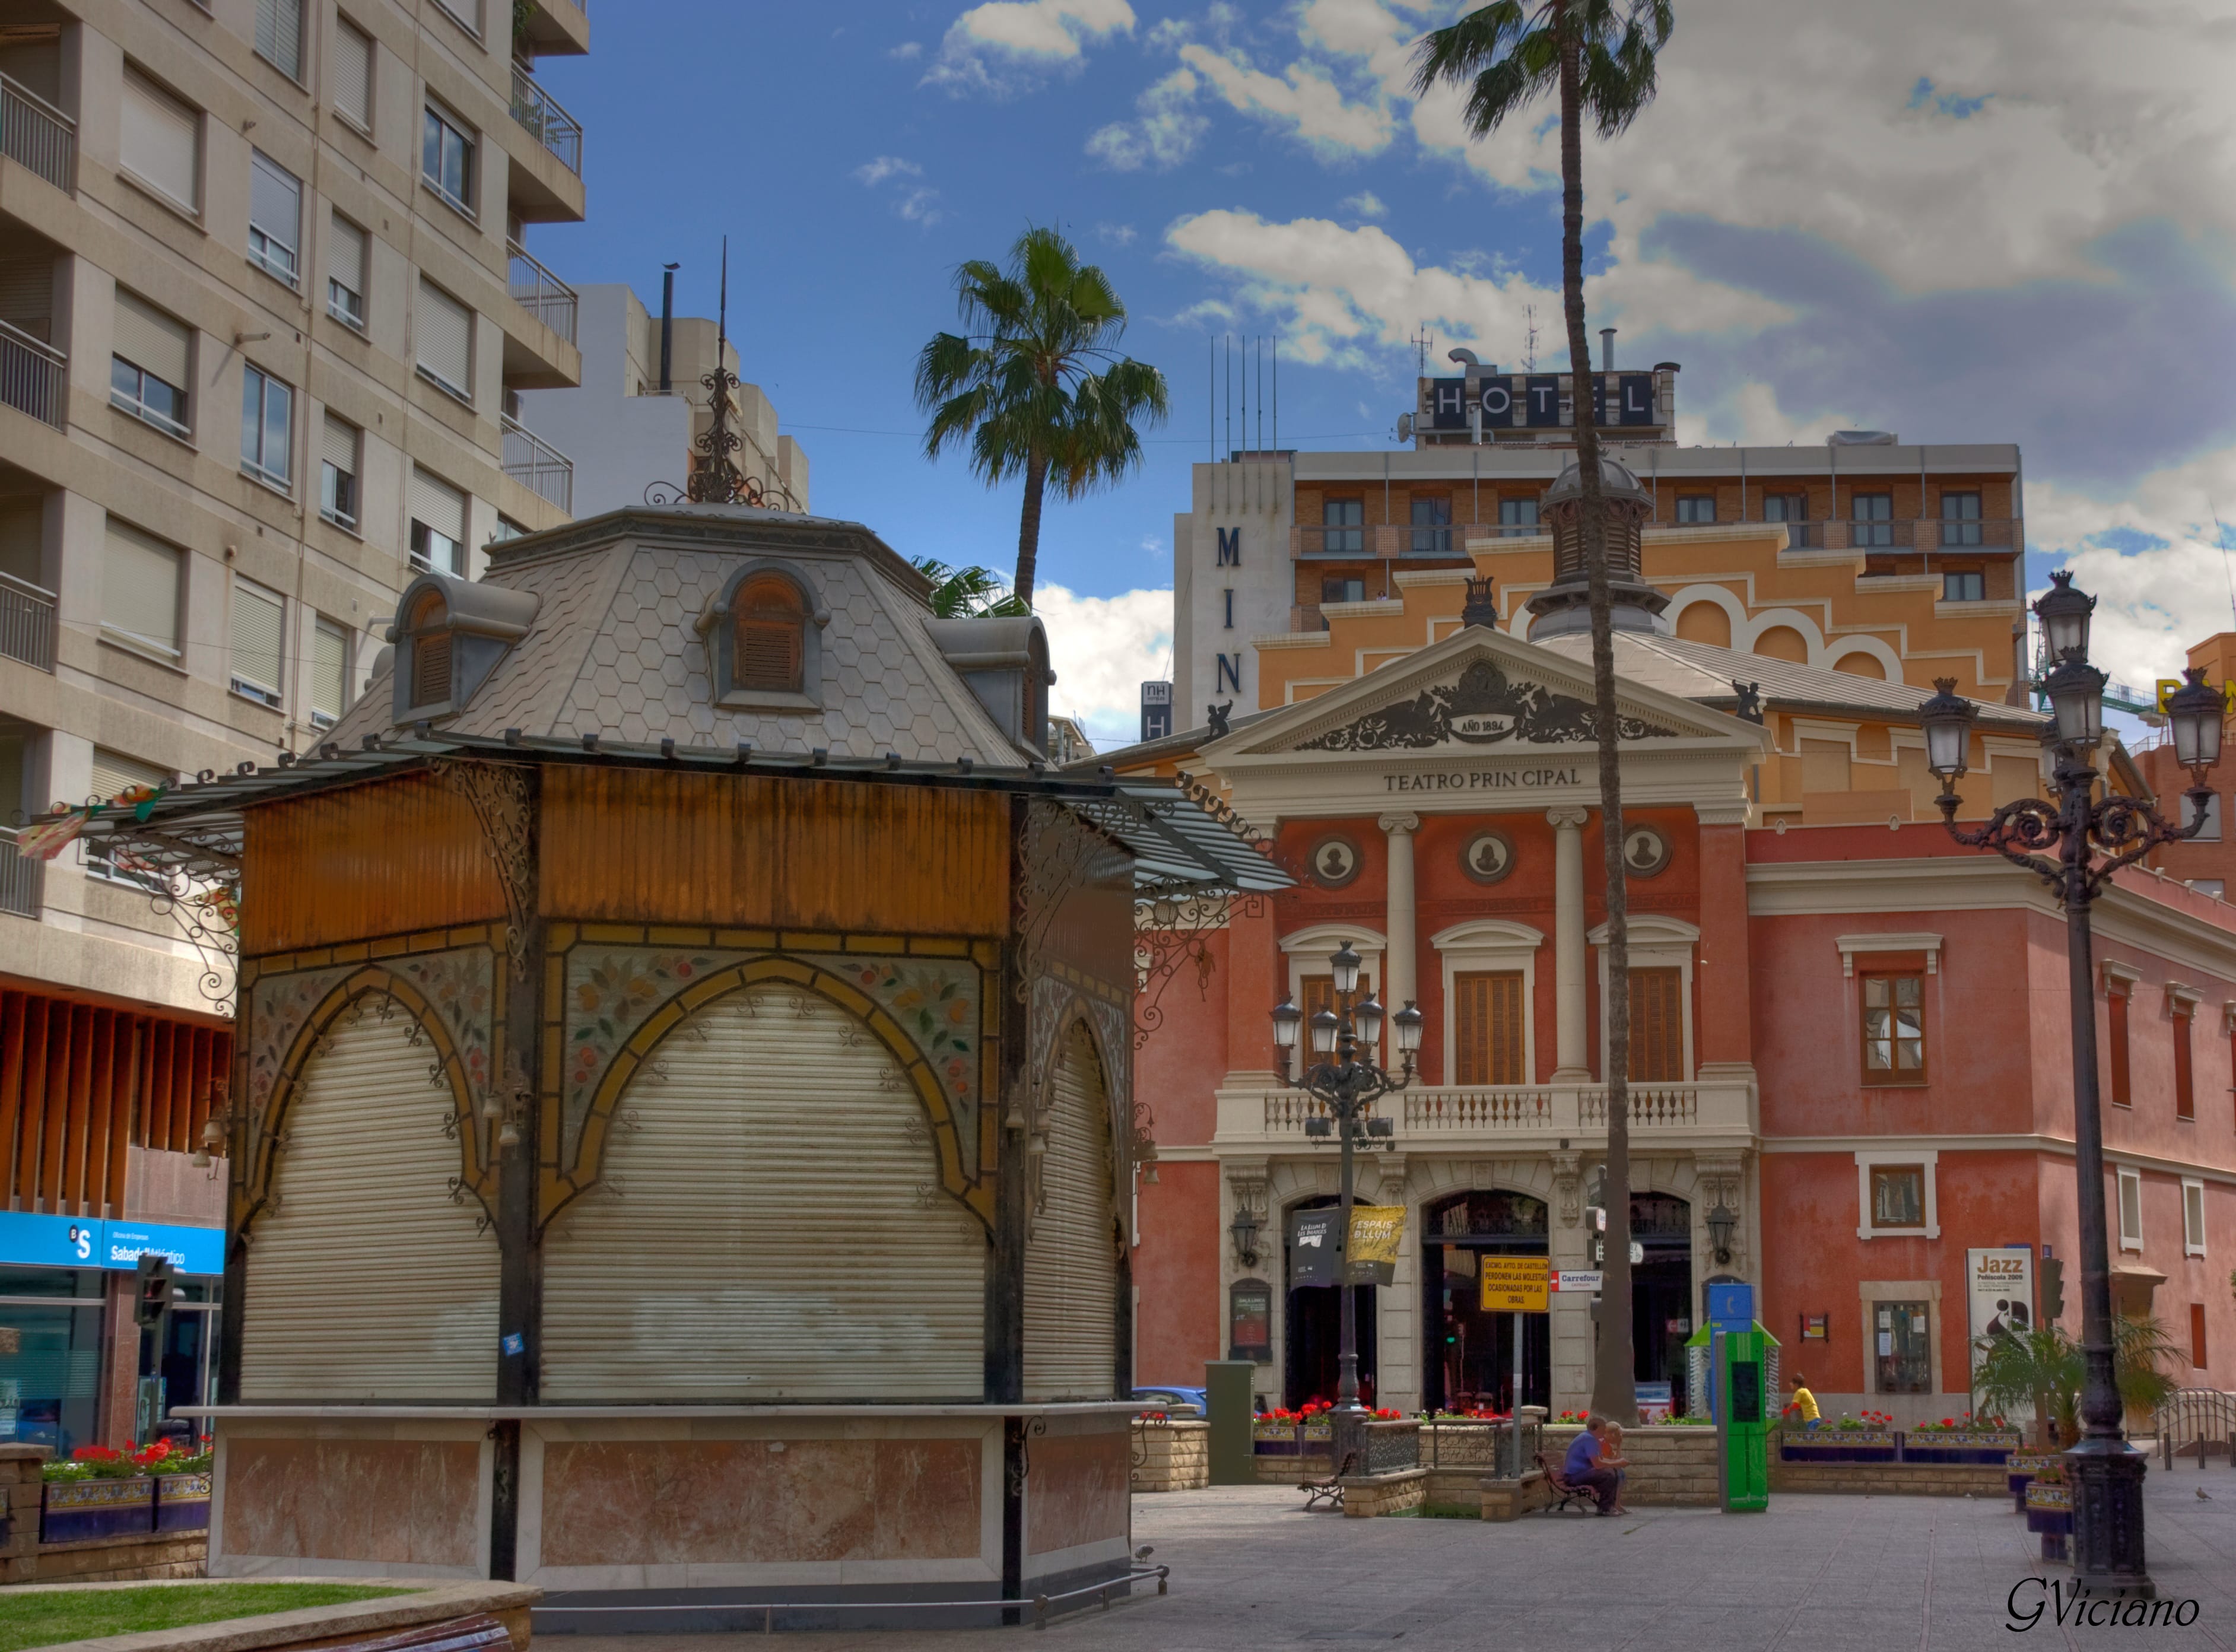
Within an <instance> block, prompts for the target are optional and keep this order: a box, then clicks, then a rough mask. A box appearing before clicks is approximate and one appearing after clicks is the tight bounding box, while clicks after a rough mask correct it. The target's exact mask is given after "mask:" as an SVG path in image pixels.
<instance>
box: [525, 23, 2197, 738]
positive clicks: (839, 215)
mask: <svg viewBox="0 0 2236 1652" xmlns="http://www.w3.org/2000/svg"><path fill="white" fill-rule="evenodd" d="M1461 10H1464V7H1463V6H1462V5H1460V4H1457V3H1452V0H1291V3H1270V0H1268V3H1254V4H1235V3H1211V4H1203V3H1190V4H1183V5H1177V6H1172V5H1164V4H1160V3H1156V0H989V3H982V4H977V5H971V6H967V7H966V6H963V5H960V4H957V3H954V0H946V3H939V4H933V3H890V4H879V3H875V0H869V3H861V4H855V5H849V6H845V7H835V6H777V5H771V4H765V3H754V4H740V3H736V0H728V3H717V0H633V3H631V4H630V6H629V7H628V26H626V27H619V26H616V24H617V23H619V21H620V8H618V7H616V6H614V5H611V4H605V5H601V6H598V7H595V8H594V9H593V10H592V11H591V13H590V16H591V23H592V32H591V44H592V50H591V53H590V55H589V56H588V57H583V58H573V59H569V58H550V59H546V60H544V61H543V63H542V64H541V65H540V67H539V74H540V76H541V77H542V78H543V81H544V82H545V83H546V84H547V85H548V86H549V87H550V89H552V90H553V92H554V93H555V94H556V95H557V97H558V98H559V99H560V100H561V102H563V103H564V104H565V105H566V106H567V107H568V108H569V109H570V110H571V111H572V112H573V113H574V114H575V115H576V116H577V117H578V118H580V120H581V121H582V124H583V126H584V128H585V132H586V137H585V150H584V154H585V166H584V174H585V181H586V182H587V185H588V188H589V218H588V220H587V221H586V222H584V223H582V224H580V225H544V226H536V227H532V228H531V229H530V232H529V247H530V248H531V250H532V251H534V252H535V253H536V254H537V256H539V257H540V258H541V259H542V260H543V261H544V262H545V263H546V264H548V265H549V266H550V267H552V268H553V269H554V270H555V271H556V272H557V273H559V274H560V275H561V276H562V278H563V279H566V280H570V281H575V282H578V283H579V282H594V281H628V282H630V283H632V284H633V285H634V286H635V287H636V289H637V291H638V293H640V295H641V296H642V297H643V298H644V299H645V300H646V301H647V302H648V304H649V305H650V306H653V307H654V309H655V310H656V309H657V307H658V304H659V286H660V266H661V264H662V263H663V262H665V261H668V260H676V261H679V262H680V263H681V266H682V267H681V269H680V270H679V271H678V273H677V305H678V309H679V311H680V312H681V313H687V314H700V315H705V314H711V313H713V311H714V304H715V297H716V285H717V271H718V267H719V263H720V253H721V242H722V238H723V237H724V236H725V235H727V236H728V237H729V243H730V328H731V333H732V336H733V338H734V339H736V340H737V344H738V348H739V352H740V358H741V360H742V365H743V370H744V374H745V377H746V378H748V379H749V380H752V381H753V382H754V383H757V384H759V385H760V386H761V387H762V389H763V390H764V391H766V392H767V394H768V396H769V398H770V399H771V400H772V401H773V403H774V404H775V405H776V408H777V411H778V413H779V418H780V421H781V428H783V429H784V430H786V431H789V432H791V433H792V435H793V436H794V437H796V438H797V439H798V440H799V442H800V443H801V444H802V445H803V446H804V447H805V448H806V451H807V453H808V456H809V459H810V463H811V466H812V505H813V508H814V510H815V511H816V513H817V514H819V515H823V516H834V517H847V518H851V519H853V520H857V521H860V522H864V523H868V524H869V525H870V526H871V527H872V528H874V529H875V530H877V531H878V533H879V534H880V535H881V536H883V537H884V538H885V541H886V542H887V543H890V544H891V545H892V546H893V547H894V548H895V549H896V550H900V551H901V552H902V553H904V555H908V556H937V557H939V558H940V559H942V560H943V561H945V562H949V563H983V564H984V565H986V566H988V567H990V568H992V569H996V571H998V572H1000V573H1002V574H1003V575H1004V576H1006V575H1007V574H1008V572H1009V569H1010V568H1011V566H1012V564H1013V563H1014V561H1015V557H1016V536H1017V514H1018V507H1019V503H1020V499H1021V484H1018V483H1016V482H1010V483H1008V484H1003V485H1001V486H999V487H996V488H992V489H989V488H988V487H986V486H985V485H984V484H983V483H981V482H979V481H978V480H977V478H975V477H972V476H971V475H970V471H969V470H968V467H967V465H966V464H965V463H964V462H963V459H962V458H961V457H958V456H948V457H942V458H940V459H938V460H936V461H934V460H929V459H927V458H925V457H924V453H923V440H922V432H923V429H924V416H923V415H922V413H921V412H920V411H918V410H917V407H916V406H915V404H914V401H913V398H912V394H911V377H912V372H913V369H914V365H915V361H916V358H917V352H919V351H920V350H921V349H922V348H923V347H924V344H925V342H926V341H927V340H928V339H931V336H932V335H933V334H934V333H935V332H940V331H942V330H946V329H951V328H954V327H955V326H957V315H956V309H955V297H954V287H953V280H954V272H955V268H956V266H957V264H959V263H960V262H961V261H962V260H965V259H971V258H985V259H995V260H999V259H1001V258H1002V257H1003V255H1004V253H1006V252H1007V250H1008V248H1009V245H1010V243H1011V242H1012V241H1013V240H1015V239H1016V236H1017V235H1018V234H1019V233H1021V232H1022V231H1023V229H1024V228H1025V227H1028V226H1029V225H1052V226H1054V227H1057V228H1058V229H1060V230H1061V231H1062V233H1063V234H1066V235H1067V236H1069V237H1070V238H1071V239H1072V240H1074V241H1075V243H1076V245H1077V246H1078V247H1079V249H1080V251H1081V253H1082V256H1083V257H1085V258H1087V259H1088V260H1091V261H1093V262H1095V263H1097V264H1099V265H1101V266H1102V268H1103V269H1104V270H1105V271H1106V272H1108V274H1109V276H1110V278H1111V280H1112V281H1113V283H1114V285H1115V287H1116V289H1117V291H1118V293H1119V294H1120V295H1121V298H1122V299H1124V300H1125V303H1126V305H1127V308H1128V315H1129V318H1130V320H1129V326H1128V331H1127V333H1126V335H1125V341H1124V347H1125V349H1126V350H1127V352H1128V353H1129V354H1132V355H1134V356H1135V357H1137V358H1138V359H1141V360H1143V361H1146V362H1148V363H1150V364H1152V365H1155V366H1157V367H1159V368H1160V369H1161V370H1162V371H1163V372H1164V373H1165V375H1166V378H1167V383H1168V385H1169V389H1170V397H1171V407H1172V411H1171V417H1170V418H1169V419H1168V420H1167V422H1166V424H1165V425H1163V426H1162V427H1161V428H1158V429H1155V430H1151V431H1146V432H1145V433H1144V453H1145V459H1144V462H1143V464H1142V465H1141V469H1140V470H1139V471H1138V472H1137V473H1136V474H1134V476H1133V477H1129V478H1128V480H1126V481H1125V482H1123V483H1121V484H1118V485H1116V486H1115V487H1112V488H1110V489H1108V490H1104V491H1102V492H1100V493H1097V494H1095V495H1093V496H1090V497H1088V498H1086V499H1083V500H1081V501H1078V502H1063V501H1051V503H1050V504H1049V510H1048V513H1047V515H1046V517H1044V519H1043V524H1042V536H1041V544H1040V582H1041V585H1040V593H1039V596H1038V600H1037V602H1036V607H1037V609H1038V610H1039V612H1040V613H1041V615H1042V617H1043V619H1044V621H1045V622H1046V623H1047V625H1048V627H1049V633H1050V641H1051V644H1052V647H1053V648H1054V653H1055V659H1056V668H1057V671H1058V674H1059V681H1058V684H1057V687H1056V689H1055V691H1054V701H1055V706H1056V709H1059V710H1066V711H1070V712H1072V713H1074V714H1077V715H1079V716H1080V717H1081V718H1082V721H1083V722H1084V723H1085V724H1086V726H1087V727H1088V730H1089V732H1090V733H1091V734H1094V735H1095V737H1096V738H1097V740H1098V741H1099V742H1101V743H1104V744H1115V743H1118V742H1120V741H1121V740H1125V739H1128V738H1130V736H1131V731H1132V729H1133V727H1134V724H1135V721H1136V710H1135V708H1136V706H1137V704H1138V691H1137V687H1136V685H1137V684H1138V683H1139V682H1140V681H1141V680H1142V679H1144V678H1147V677H1154V676H1161V675H1165V672H1166V669H1167V660H1168V658H1169V652H1168V651H1169V648H1170V641H1171V630H1172V611H1171V586H1172V517H1173V514H1174V511H1176V510H1184V509H1185V508H1186V506H1187V498H1188V487H1189V473H1188V470H1187V467H1188V466H1189V465H1190V464H1192V463H1194V462H1195V461H1198V460H1200V459H1203V458H1206V457H1209V456H1210V454H1211V452H1212V451H1213V440H1212V438H1213V426H1212V424H1211V423H1210V422H1208V421H1210V420H1213V419H1214V418H1216V417H1217V414H1216V412H1215V408H1214V401H1213V391H1212V389H1211V386H1210V384H1209V382H1208V380H1209V378H1210V376H1211V371H1212V367H1211V364H1212V359H1213V351H1214V350H1215V348H1216V347H1217V346H1215V344H1214V340H1215V339H1219V338H1220V337H1222V336H1224V335H1233V337H1235V338H1236V339H1266V340H1269V341H1273V340H1277V341H1278V344H1277V345H1276V344H1274V343H1271V342H1269V343H1268V344H1267V346H1266V352H1268V360H1269V362H1270V359H1271V353H1272V352H1273V351H1274V350H1275V349H1278V352H1279V359H1280V365H1279V392H1280V409H1279V411H1280V422H1279V429H1280V440H1281V444H1282V445H1284V446H1289V447H1298V448H1304V449H1345V450H1354V451H1356V450H1365V451H1374V450H1377V449H1382V448H1387V447H1390V446H1392V445H1394V444H1395V428H1394V427H1395V424H1396V419H1397V417H1398V414H1399V413H1400V412H1402V411H1406V410H1407V409H1408V408H1409V407H1410V405H1411V393H1412V392H1411V381H1412V378H1413V376H1414V372H1415V363H1416V352H1415V348H1414V346H1413V344H1412V343H1411V340H1412V339H1414V338H1415V336H1416V335H1417V334H1418V333H1420V332H1423V331H1424V330H1425V332H1427V333H1429V334H1430V335H1433V337H1434V339H1435V341H1436V342H1435V349H1436V352H1437V359H1441V358H1442V355H1443V352H1444V351H1445V350H1447V349H1449V348H1450V347H1452V346H1469V347H1470V348H1473V349H1474V350H1475V351H1476V352H1477V354H1478V355H1480V356H1481V357H1482V358H1483V359H1484V360H1486V361H1494V362H1498V363H1501V364H1518V363H1520V362H1521V361H1522V359H1523V357H1524V353H1525V351H1526V350H1527V347H1528V332H1529V326H1530V321H1531V313H1532V312H1533V311H1534V313H1535V320H1536V326H1537V328H1538V330H1539V334H1540V337H1539V339H1538V343H1537V359H1538V361H1539V363H1540V364H1541V365H1542V366H1544V367H1545V368H1546V369H1548V370H1557V369H1559V368H1560V367H1562V366H1563V365H1565V359H1566V352H1565V350H1564V349H1563V348H1562V346H1561V345H1560V344H1559V342H1558V339H1557V336H1556V335H1557V334H1558V333H1559V332H1560V330H1561V327H1560V320H1559V257H1560V237H1559V219H1558V208H1559V192H1558V175H1557V167H1558V155H1557V137H1558V135H1557V131H1556V130H1555V127H1554V124H1553V116H1554V111H1553V109H1552V107H1551V105H1550V104H1542V105H1538V106H1536V107H1533V108H1531V109H1528V110H1525V111H1524V112H1523V114H1522V115H1520V116H1517V117H1516V119H1515V120H1514V121H1512V122H1509V125H1508V126H1506V127H1505V128H1501V129H1500V130H1499V131H1497V132H1496V133H1494V134H1492V135H1490V136H1488V137H1485V138H1482V139H1472V138H1470V136H1469V135H1468V134H1467V132H1466V130H1465V127H1464V124H1463V120H1462V116H1461V105H1462V99H1461V96H1460V95H1459V94H1457V92H1453V91H1450V90H1445V89H1440V90H1438V91H1437V92H1435V93H1433V94H1431V95H1428V96H1426V97H1417V96H1415V95H1413V93H1412V91H1411V85H1410V80H1411V76H1410V72H1409V65H1410V59H1411V50H1412V45H1413V43H1414V42H1416V41H1417V40H1418V38H1419V37H1420V36H1421V35H1422V34H1423V33H1424V31H1425V30H1428V29H1430V28H1433V27H1435V26H1437V25H1438V24H1440V23H1444V22H1447V21H1450V19H1451V18H1452V17H1453V16H1457V15H1458V14H1459V13H1460V11H1461ZM1675 12H1676V28H1675V31H1674V35H1673V36H1672V37H1671V39H1670V41H1669V43H1668V45H1667V47H1666V48H1665V49H1664V50H1663V53H1662V55H1661V72H1660V91H1659V95H1658V96H1657V98H1656V100H1655V101H1654V103H1653V105H1652V106H1651V107H1650V108H1649V109H1647V110H1646V112H1645V113H1644V114H1642V115H1641V116H1640V117H1639V119H1638V120H1637V122H1635V123H1634V125H1633V126H1632V127H1631V128H1630V129H1629V130H1628V132H1627V133H1625V134H1623V135H1621V136H1619V137H1616V138H1615V139H1612V140H1608V141H1605V142H1601V141H1598V140H1595V139H1588V140H1587V142H1586V144H1585V151H1584V165H1585V184H1586V204H1585V215H1586V239H1585V247H1586V255H1587V280H1586V300H1587V303H1588V306H1589V319H1588V326H1590V328H1592V329H1593V330H1594V332H1595V336H1596V330H1597V329H1598V328H1599V327H1601V326H1615V327H1616V328H1618V329H1619V330H1620V331H1619V332H1618V336H1617V340H1616V360H1617V364H1618V365H1625V366H1644V365H1651V364H1653V363H1654V362H1657V361H1661V360H1674V361H1677V362H1680V363H1681V364H1682V365H1683V372H1682V375H1681V377H1680V381H1679V392H1678V407H1679V425H1678V434H1679V437H1680V440H1683V441H1685V442H1688V443H1702V442H1706V443H1718V444H1728V443H1733V442H1740V441H1745V442H1749V443H1756V444H1785V443H1787V442H1799V443H1804V444H1809V443H1818V442H1822V441H1823V440H1824V438H1825V433H1826V432H1827V431H1831V430H1834V429H1838V428H1846V427H1861V428H1868V429H1875V430H1887V431H1896V432H1897V433H1898V434H1899V435H1900V436H1901V438H1903V439H1904V440H1905V441H1912V442H1915V441H1926V442H1935V443H1944V442H1966V441H1978V442H2016V443H2018V444H2020V446H2021V448H2022V454H2023V463H2024V471H2025V479H2026V505H2027V539H2028V543H2029V559H2028V576H2029V584H2030V586H2031V587H2033V588H2035V589H2039V588H2040V587H2042V585H2043V584H2044V583H2046V579H2047V574H2048V571H2049V569H2052V568H2055V567H2059V566H2070V567H2072V568H2073V569H2075V574H2076V578H2077V582H2078V583H2080V584H2081V586H2082V587H2084V588H2085V589H2089V590H2091V591H2093V592H2095V594H2096V595H2097V596H2099V597H2100V598H2101V604H2100V607H2099V609H2098V611H2097V625H2096V629H2095V639H2096V641H2095V650H2094V652H2095V657H2096V659H2097V661H2098V662H2099V663H2100V664H2102V665H2103V666H2105V667H2106V668H2108V670H2110V671H2111V672H2112V674H2113V675H2114V676H2115V677H2119V678H2122V679H2125V680H2127V681H2138V682H2145V683H2147V682H2148V681H2151V680H2152V679H2154V678H2155V677H2159V676H2164V675H2172V674H2173V672H2174V668H2176V667H2178V666H2179V665H2180V662H2181V657H2182V645H2183V644H2184V643H2185V642H2193V641H2196V640H2198V639H2200V638H2201V637H2203V636H2205V635H2209V634H2210V633H2212V632H2213V631H2218V630H2225V629H2231V627H2232V620H2231V615H2232V611H2236V578H2232V574H2231V569H2230V557H2229V555H2228V554H2227V553H2226V552H2225V551H2224V550H2223V549H2222V547H2221V536H2220V530H2219V528H2218V526H2217V522H2216V516H2215V511H2216V509H2217V510H2219V511H2220V513H2222V514H2224V515H2226V516H2228V517H2232V518H2236V395H2232V394H2231V386H2232V383H2236V257H2232V253H2236V98H2232V97H2230V96H2229V95H2228V94H2227V90H2226V89H2227V87H2228V86H2229V85H2230V84H2231V83H2232V82H2236V9H2228V8H2223V7H2218V6H2213V5H2202V6H2200V5H2194V4H2183V3H2178V0H2127V3H2124V4H2122V5H2120V6H2115V7H2105V6H2103V5H2101V4H2100V3H2097V0H1965V3H1963V4H1962V5H1951V4H1949V3H1947V0H1872V3H1870V4H1868V5H1858V4H1856V3H1854V0H1777V3H1775V4H1772V3H1770V0H1675ZM1252 359H1253V366H1252V368H1251V369H1250V372H1252V373H1253V374H1254V372H1255V371H1256V368H1255V365H1254V361H1255V356H1254V354H1253V358H1252ZM1256 401H1257V398H1256V397H1255V395H1254V393H1253V406H1254V405H1255V404H1256ZM1254 418H1255V414H1254V412H1253V420H1254ZM1245 435H1246V432H1244V431H1236V432H1234V435H1233V441H1232V444H1233V445H1235V446H1241V445H1245V444H1246V441H1245ZM1266 435H1267V438H1268V440H1270V438H1271V435H1272V432H1271V430H1270V429H1269V430H1268V431H1267V432H1266ZM1247 436H1248V442H1247V444H1253V445H1254V444H1255V443H1256V439H1257V438H1256V433H1255V431H1254V429H1253V430H1252V431H1249V432H1247ZM1222 444H1224V438H1222Z"/></svg>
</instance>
